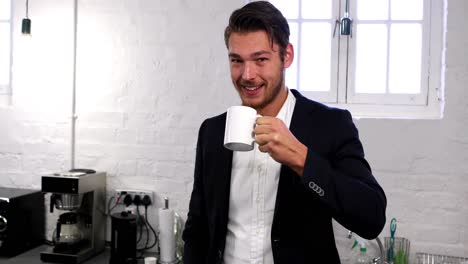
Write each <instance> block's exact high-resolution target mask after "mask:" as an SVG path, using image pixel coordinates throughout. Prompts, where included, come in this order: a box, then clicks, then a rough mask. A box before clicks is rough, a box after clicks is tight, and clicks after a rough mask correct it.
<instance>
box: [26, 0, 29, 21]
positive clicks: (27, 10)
mask: <svg viewBox="0 0 468 264" xmlns="http://www.w3.org/2000/svg"><path fill="white" fill-rule="evenodd" d="M26 18H29V0H26Z"/></svg>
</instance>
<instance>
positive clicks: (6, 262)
mask: <svg viewBox="0 0 468 264" xmlns="http://www.w3.org/2000/svg"><path fill="white" fill-rule="evenodd" d="M48 247H49V246H47V245H42V246H38V247H36V248H33V249H31V250H29V251H26V252H24V253H23V254H20V255H18V256H16V257H12V258H5V257H0V263H2V264H43V263H48V262H42V261H41V257H40V253H41V252H43V251H45V250H46V249H47V248H48ZM109 258H110V249H108V248H106V249H105V250H104V251H103V252H102V253H100V254H98V255H96V256H94V257H92V258H90V259H88V260H87V261H84V262H82V263H83V264H108V263H109ZM138 263H144V260H143V259H139V260H138Z"/></svg>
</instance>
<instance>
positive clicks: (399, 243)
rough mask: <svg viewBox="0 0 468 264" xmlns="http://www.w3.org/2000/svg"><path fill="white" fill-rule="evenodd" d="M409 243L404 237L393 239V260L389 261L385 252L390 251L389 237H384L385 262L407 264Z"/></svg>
mask: <svg viewBox="0 0 468 264" xmlns="http://www.w3.org/2000/svg"><path fill="white" fill-rule="evenodd" d="M410 244H411V243H410V241H409V239H407V238H404V237H395V238H394V243H393V259H392V260H389V259H388V255H387V252H388V250H389V249H390V237H385V242H384V245H385V260H386V261H387V262H388V263H389V264H408V263H409V255H410Z"/></svg>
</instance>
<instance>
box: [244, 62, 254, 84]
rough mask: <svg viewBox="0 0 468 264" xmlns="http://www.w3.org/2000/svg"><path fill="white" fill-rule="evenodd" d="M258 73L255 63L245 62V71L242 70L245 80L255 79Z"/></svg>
mask: <svg viewBox="0 0 468 264" xmlns="http://www.w3.org/2000/svg"><path fill="white" fill-rule="evenodd" d="M256 75H257V73H256V69H255V65H254V64H253V63H252V62H249V61H248V62H245V64H244V71H243V72H242V79H244V80H253V79H255V77H256Z"/></svg>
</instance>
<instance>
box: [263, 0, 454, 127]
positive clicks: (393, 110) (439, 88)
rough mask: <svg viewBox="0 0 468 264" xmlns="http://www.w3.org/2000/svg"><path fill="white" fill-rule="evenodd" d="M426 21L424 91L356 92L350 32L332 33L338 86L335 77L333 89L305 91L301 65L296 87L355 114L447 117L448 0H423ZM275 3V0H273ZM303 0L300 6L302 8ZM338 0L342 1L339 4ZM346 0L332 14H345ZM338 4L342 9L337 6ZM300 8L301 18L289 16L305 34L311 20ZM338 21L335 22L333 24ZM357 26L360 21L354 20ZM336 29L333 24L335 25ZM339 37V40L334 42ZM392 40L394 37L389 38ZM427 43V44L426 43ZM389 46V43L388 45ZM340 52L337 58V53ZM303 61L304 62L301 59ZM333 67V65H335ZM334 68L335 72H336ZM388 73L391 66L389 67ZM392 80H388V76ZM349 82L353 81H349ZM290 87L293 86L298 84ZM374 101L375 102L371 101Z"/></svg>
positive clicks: (353, 3) (353, 9)
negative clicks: (446, 32) (306, 25)
mask: <svg viewBox="0 0 468 264" xmlns="http://www.w3.org/2000/svg"><path fill="white" fill-rule="evenodd" d="M283 1H284V0H283ZM423 1H424V10H423V21H422V44H423V50H422V54H421V55H422V64H421V80H420V81H421V92H420V93H419V94H414V95H413V94H383V95H375V94H358V95H356V93H354V87H352V85H351V84H352V81H353V77H354V76H353V74H354V70H355V69H354V68H353V67H354V64H353V59H354V55H355V51H356V49H355V45H354V44H355V43H354V41H355V40H354V39H349V37H347V36H339V35H338V31H339V28H337V29H336V30H337V35H335V36H332V47H333V46H335V45H336V46H337V47H338V50H337V51H333V50H332V57H331V60H332V62H331V63H332V64H333V63H334V61H336V63H337V67H336V69H338V72H337V74H336V75H337V80H336V84H337V85H336V87H334V86H333V85H334V80H331V87H332V89H331V91H330V92H315V91H303V90H301V89H300V86H299V83H300V80H299V76H300V71H301V69H300V67H298V68H297V77H296V79H297V80H296V83H295V85H296V87H298V88H299V90H300V91H301V93H303V94H304V95H305V96H307V97H309V98H311V99H312V100H316V101H320V102H322V103H325V104H327V105H330V106H334V107H339V108H343V109H347V110H349V111H350V112H351V113H352V115H353V116H354V117H355V118H403V119H407V118H411V119H413V118H414V119H437V118H442V117H443V109H444V73H445V55H444V52H445V28H446V15H447V11H446V10H447V1H446V0H442V1H441V0H423ZM272 2H273V3H274V1H272ZM300 3H301V0H299V9H300V8H301V4H300ZM337 3H338V4H337ZM345 3H346V0H333V4H332V5H333V10H332V16H334V18H333V20H335V19H339V17H340V16H342V14H344V6H345ZM356 3H357V2H356V1H355V0H350V16H351V17H353V14H356ZM336 6H338V10H336ZM300 14H301V10H299V18H298V19H289V18H287V20H288V22H290V23H291V22H294V23H297V25H298V28H299V30H298V34H301V23H303V22H304V21H307V20H306V19H304V20H303V19H302V18H301V15H300ZM333 26H334V25H332V27H333ZM353 30H356V25H355V23H353ZM332 31H333V28H332ZM333 41H337V42H338V43H337V44H333ZM388 41H390V39H389V40H388ZM300 43H301V41H300V36H298V45H297V46H296V47H295V52H296V57H295V59H296V60H299V61H300V49H301V46H300ZM425 44H427V45H425ZM387 48H389V47H387ZM334 52H336V53H337V58H335V57H334V56H333V53H334ZM297 65H300V63H297ZM332 68H333V65H332ZM334 73H335V72H334V71H331V74H334ZM387 75H388V68H387ZM387 82H388V80H387ZM348 84H349V85H348ZM296 87H290V88H296ZM370 101H372V102H370Z"/></svg>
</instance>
